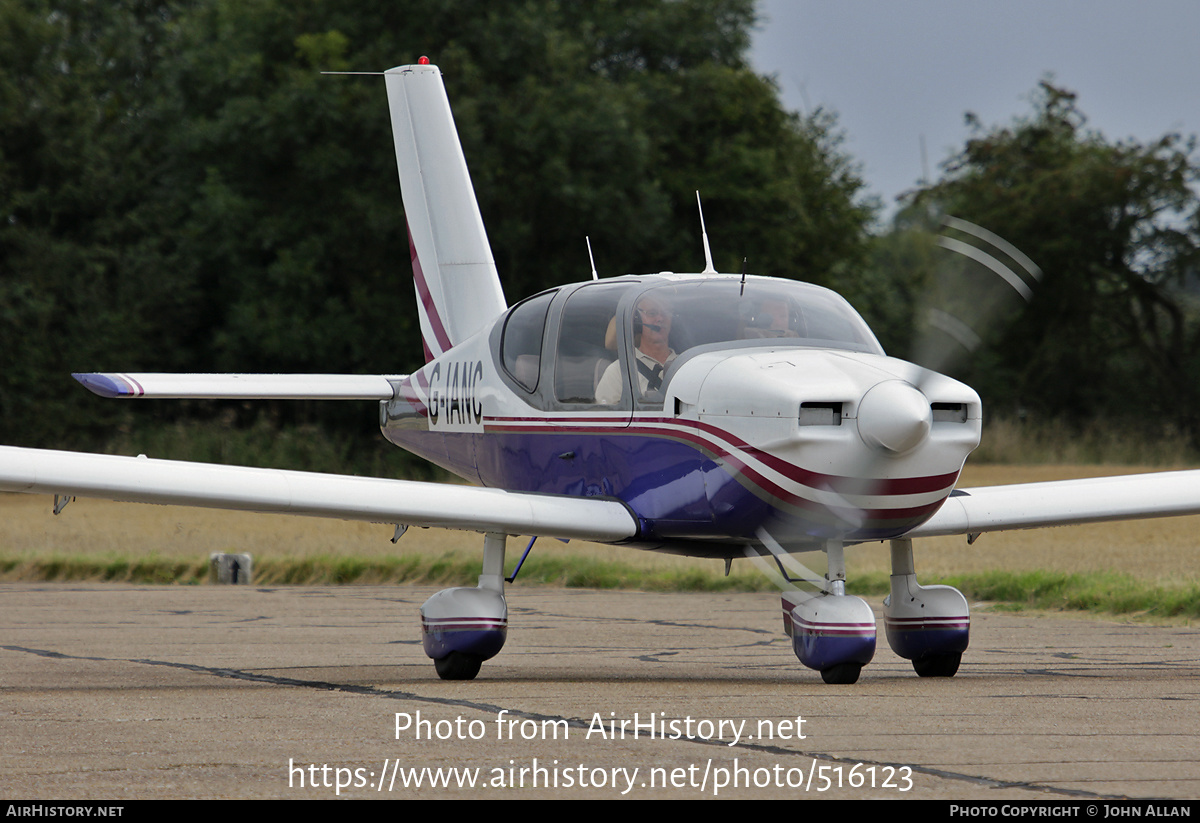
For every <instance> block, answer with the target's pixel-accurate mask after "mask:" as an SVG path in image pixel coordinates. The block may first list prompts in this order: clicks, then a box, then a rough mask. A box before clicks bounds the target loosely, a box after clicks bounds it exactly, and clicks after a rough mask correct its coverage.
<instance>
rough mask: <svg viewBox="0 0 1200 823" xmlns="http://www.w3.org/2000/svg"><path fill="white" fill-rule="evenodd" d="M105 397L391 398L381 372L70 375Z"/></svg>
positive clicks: (110, 373) (234, 398)
mask: <svg viewBox="0 0 1200 823" xmlns="http://www.w3.org/2000/svg"><path fill="white" fill-rule="evenodd" d="M72 376H73V377H74V378H75V379H76V380H78V381H79V382H80V383H82V384H83V385H84V386H86V387H87V388H88V390H90V391H92V392H93V393H95V394H98V395H100V396H101V397H153V398H164V399H171V398H174V399H184V398H192V399H210V400H391V399H392V385H391V383H389V382H388V381H389V380H400V379H402V378H403V377H404V376H405V375H379V374H153V373H149V372H144V373H138V374H125V373H122V372H95V373H91V374H75V375H72Z"/></svg>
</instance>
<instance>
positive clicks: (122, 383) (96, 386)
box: [71, 372, 145, 397]
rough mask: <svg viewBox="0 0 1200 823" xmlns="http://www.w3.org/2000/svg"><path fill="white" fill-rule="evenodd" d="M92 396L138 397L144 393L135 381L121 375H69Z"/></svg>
mask: <svg viewBox="0 0 1200 823" xmlns="http://www.w3.org/2000/svg"><path fill="white" fill-rule="evenodd" d="M71 376H72V377H74V378H75V379H76V380H78V381H79V382H80V383H82V384H83V386H84V388H86V389H87V390H88V391H90V392H91V393H92V394H98V395H100V396H101V397H138V396H140V395H142V394H145V391H144V390H143V389H142V387H141V386H140V385H138V383H137V381H136V380H133V379H132V378H130V377H128V376H126V375H123V374H105V373H101V372H90V373H86V374H84V373H75V374H72V375H71Z"/></svg>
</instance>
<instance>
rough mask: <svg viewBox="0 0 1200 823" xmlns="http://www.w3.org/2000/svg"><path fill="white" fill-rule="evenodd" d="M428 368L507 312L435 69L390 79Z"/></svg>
mask: <svg viewBox="0 0 1200 823" xmlns="http://www.w3.org/2000/svg"><path fill="white" fill-rule="evenodd" d="M384 76H385V79H386V81H387V93H388V108H390V109H391V114H392V136H393V138H394V139H395V142H396V164H397V165H398V166H399V170H400V191H401V194H402V195H403V197H404V211H405V215H406V217H407V219H408V238H409V250H410V252H411V254H412V264H413V278H414V280H415V282H416V287H417V311H418V312H419V313H420V317H421V336H422V338H423V340H424V343H425V357H426V360H427V361H428V360H431V359H433V358H434V357H437V356H439V355H441V354H442V353H443V352H445V351H446V350H447V349H449V348H450V347H452V346H455V345H457V344H458V343H461V342H462V341H463V340H465V339H467V338H468V337H470V336H471V335H473V334H475V333H476V332H478V331H479V330H480V329H482V328H484V326H485V325H486V324H487V323H489V322H490V321H492V320H493V319H495V318H496V316H497V315H499V314H500V313H501V312H503V311H504V310H505V308H507V304H506V303H505V300H504V292H503V290H502V289H501V288H500V277H499V275H498V273H497V272H496V263H495V261H494V260H493V259H492V249H491V246H490V245H489V244H488V239H487V232H486V231H485V230H484V228H483V217H482V216H481V215H480V214H479V204H478V203H477V202H476V200H475V189H474V188H473V187H472V186H471V176H470V173H469V172H468V171H467V162H466V160H465V158H464V157H463V153H462V145H461V144H460V143H459V141H458V131H457V130H456V129H455V127H454V116H453V115H452V114H451V112H450V102H449V100H447V98H446V89H445V86H443V84H442V73H441V72H440V71H438V69H437V67H436V66H430V65H415V66H399V67H397V68H394V69H389V70H388V71H387V72H386V73H385V75H384Z"/></svg>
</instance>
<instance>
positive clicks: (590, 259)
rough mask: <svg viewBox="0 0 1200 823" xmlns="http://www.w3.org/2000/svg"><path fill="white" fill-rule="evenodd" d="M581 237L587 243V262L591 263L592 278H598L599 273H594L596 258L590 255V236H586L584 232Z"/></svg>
mask: <svg viewBox="0 0 1200 823" xmlns="http://www.w3.org/2000/svg"><path fill="white" fill-rule="evenodd" d="M583 239H584V242H586V243H587V247H588V262H590V263H591V264H592V279H593V280H599V279H600V275H598V274H596V258H594V257H592V238H590V237H588V236H587V235H586V234H585V235H584V236H583Z"/></svg>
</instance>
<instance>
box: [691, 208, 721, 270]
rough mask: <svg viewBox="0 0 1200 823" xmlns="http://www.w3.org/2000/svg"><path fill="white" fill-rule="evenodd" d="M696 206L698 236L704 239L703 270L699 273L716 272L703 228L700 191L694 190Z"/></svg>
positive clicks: (706, 233) (706, 234)
mask: <svg viewBox="0 0 1200 823" xmlns="http://www.w3.org/2000/svg"><path fill="white" fill-rule="evenodd" d="M696 208H698V209H699V210H700V237H701V238H702V239H703V240H704V271H702V272H700V273H701V274H716V273H717V270H716V269H714V268H713V262H712V250H711V249H710V248H709V247H708V232H707V231H706V230H705V228H704V207H703V206H702V205H700V192H699V191H697V192H696Z"/></svg>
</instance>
